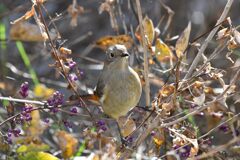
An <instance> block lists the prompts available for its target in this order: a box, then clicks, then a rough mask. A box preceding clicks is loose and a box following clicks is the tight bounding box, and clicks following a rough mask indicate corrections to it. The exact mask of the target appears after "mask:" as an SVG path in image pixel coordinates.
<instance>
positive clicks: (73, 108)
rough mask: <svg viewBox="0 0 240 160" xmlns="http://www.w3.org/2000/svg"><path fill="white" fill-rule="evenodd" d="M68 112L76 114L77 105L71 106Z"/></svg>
mask: <svg viewBox="0 0 240 160" xmlns="http://www.w3.org/2000/svg"><path fill="white" fill-rule="evenodd" d="M70 112H72V113H74V114H76V113H78V108H77V107H72V108H71V109H70Z"/></svg>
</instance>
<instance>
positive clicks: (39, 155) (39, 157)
mask: <svg viewBox="0 0 240 160" xmlns="http://www.w3.org/2000/svg"><path fill="white" fill-rule="evenodd" d="M18 158H19V159H20V160H59V158H57V157H55V156H53V155H51V154H49V153H46V152H28V153H26V154H24V155H19V156H18Z"/></svg>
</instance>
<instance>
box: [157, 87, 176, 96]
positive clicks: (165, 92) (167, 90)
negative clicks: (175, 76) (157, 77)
mask: <svg viewBox="0 0 240 160" xmlns="http://www.w3.org/2000/svg"><path fill="white" fill-rule="evenodd" d="M174 89H175V87H174V85H166V86H164V87H163V88H162V89H161V91H160V94H161V96H163V97H168V96H170V95H171V94H172V93H173V92H174Z"/></svg>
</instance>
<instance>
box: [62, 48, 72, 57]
mask: <svg viewBox="0 0 240 160" xmlns="http://www.w3.org/2000/svg"><path fill="white" fill-rule="evenodd" d="M59 51H60V52H61V53H63V54H66V55H68V54H72V50H71V49H68V48H65V47H61V48H60V49H59Z"/></svg>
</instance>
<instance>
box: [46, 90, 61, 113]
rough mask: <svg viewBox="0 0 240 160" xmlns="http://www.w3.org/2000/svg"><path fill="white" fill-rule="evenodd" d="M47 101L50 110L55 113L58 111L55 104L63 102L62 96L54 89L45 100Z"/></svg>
mask: <svg viewBox="0 0 240 160" xmlns="http://www.w3.org/2000/svg"><path fill="white" fill-rule="evenodd" d="M47 103H48V105H49V106H52V108H51V112H53V113H56V112H58V108H57V106H58V105H62V104H63V103H64V96H63V94H62V93H60V92H59V91H56V92H54V93H53V96H52V97H50V98H49V99H48V100H47Z"/></svg>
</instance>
